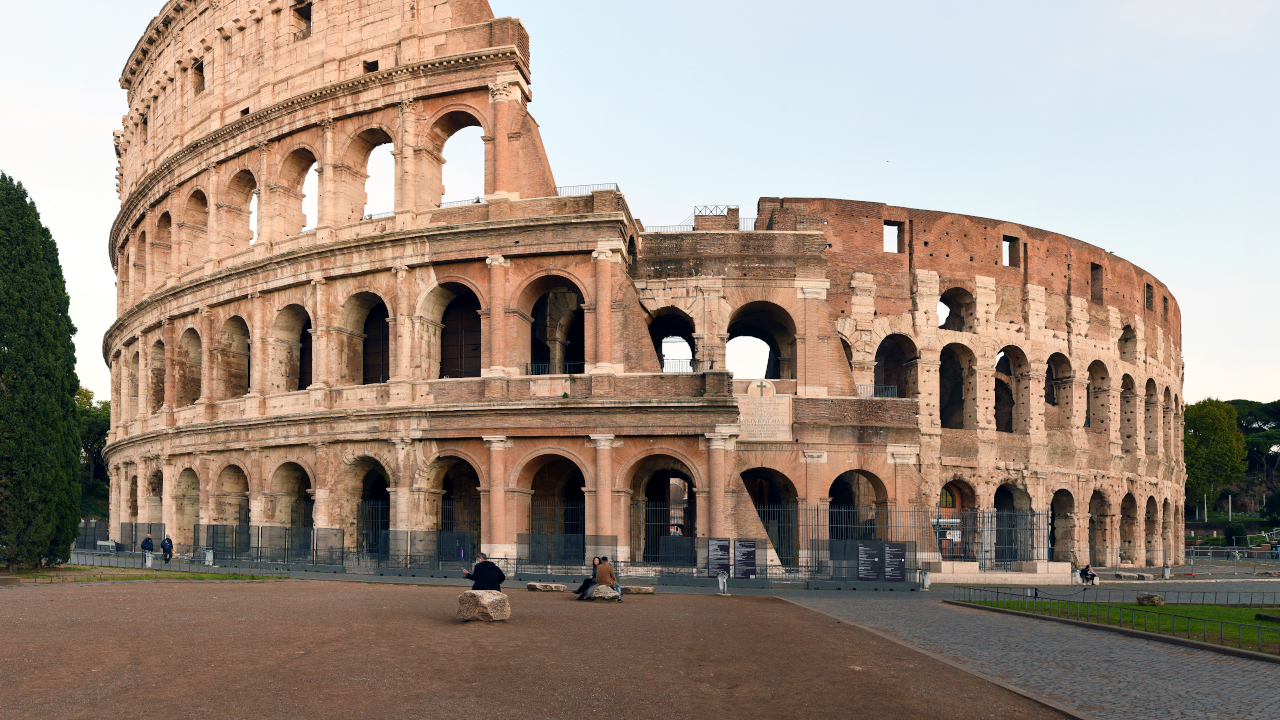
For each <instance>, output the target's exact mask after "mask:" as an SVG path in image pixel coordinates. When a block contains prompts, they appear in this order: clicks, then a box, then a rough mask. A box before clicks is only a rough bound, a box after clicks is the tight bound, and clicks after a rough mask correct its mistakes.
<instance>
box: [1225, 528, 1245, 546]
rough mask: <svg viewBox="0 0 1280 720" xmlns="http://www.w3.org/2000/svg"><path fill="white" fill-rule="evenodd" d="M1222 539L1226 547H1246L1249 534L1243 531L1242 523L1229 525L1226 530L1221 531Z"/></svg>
mask: <svg viewBox="0 0 1280 720" xmlns="http://www.w3.org/2000/svg"><path fill="white" fill-rule="evenodd" d="M1222 535H1223V537H1225V538H1226V544H1227V545H1248V544H1249V533H1248V531H1246V530H1245V529H1244V523H1231V524H1230V525H1227V529H1226V530H1223V531H1222Z"/></svg>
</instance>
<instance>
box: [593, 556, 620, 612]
mask: <svg viewBox="0 0 1280 720" xmlns="http://www.w3.org/2000/svg"><path fill="white" fill-rule="evenodd" d="M596 582H598V583H600V584H601V585H607V586H608V587H611V588H613V589H614V590H616V591H617V592H618V602H622V586H621V585H619V584H618V575H617V574H616V573H614V571H613V566H612V565H610V564H609V556H608V555H602V556H600V566H599V567H597V568H596Z"/></svg>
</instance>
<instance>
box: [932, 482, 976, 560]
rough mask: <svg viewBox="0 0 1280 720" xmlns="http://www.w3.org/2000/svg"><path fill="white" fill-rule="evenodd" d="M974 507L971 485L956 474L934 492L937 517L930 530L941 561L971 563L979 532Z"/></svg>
mask: <svg viewBox="0 0 1280 720" xmlns="http://www.w3.org/2000/svg"><path fill="white" fill-rule="evenodd" d="M975 507H977V498H976V497H975V496H974V492H973V486H971V485H970V484H969V483H967V482H965V481H964V480H962V479H961V478H960V477H959V476H956V477H954V478H952V479H951V480H950V481H949V482H947V483H946V484H945V485H943V486H942V490H941V491H939V492H938V518H937V520H935V521H934V530H935V532H936V533H937V536H938V554H939V556H940V557H941V559H942V560H949V561H965V562H973V561H974V560H976V559H977V558H978V552H977V551H978V549H979V548H980V547H981V545H980V543H979V542H978V539H979V534H978V533H977V532H975V531H976V529H977V518H976V517H975V515H974V513H973V512H969V511H972V510H973V509H974V508H975Z"/></svg>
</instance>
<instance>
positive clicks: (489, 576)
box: [462, 553, 507, 592]
mask: <svg viewBox="0 0 1280 720" xmlns="http://www.w3.org/2000/svg"><path fill="white" fill-rule="evenodd" d="M462 577H464V578H466V579H468V580H471V581H472V583H471V589H472V590H497V591H498V592H502V583H503V582H505V581H506V579H507V576H506V574H505V573H503V572H502V568H500V567H498V566H497V565H494V564H493V563H491V562H489V556H488V555H485V554H484V553H476V566H475V569H473V570H472V571H471V572H469V573H463V574H462Z"/></svg>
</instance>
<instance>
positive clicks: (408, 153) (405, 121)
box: [395, 100, 418, 230]
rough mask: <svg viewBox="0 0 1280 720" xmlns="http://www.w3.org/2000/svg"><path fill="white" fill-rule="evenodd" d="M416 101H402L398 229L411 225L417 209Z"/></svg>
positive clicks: (398, 149) (398, 143) (398, 172)
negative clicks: (415, 185) (415, 184)
mask: <svg viewBox="0 0 1280 720" xmlns="http://www.w3.org/2000/svg"><path fill="white" fill-rule="evenodd" d="M415 109H416V108H415V106H414V102H413V101H412V100H406V101H404V102H402V103H400V138H399V141H398V142H397V143H396V190H395V195H396V206H395V210H396V229H398V230H403V229H405V228H406V227H408V226H409V224H410V223H409V220H410V218H411V217H412V213H413V211H414V210H415V209H416V207H415V206H416V203H415V202H414V200H415V198H416V197H417V195H416V189H415V187H414V176H415V175H416V171H417V168H416V167H414V166H415V164H416V163H415V162H414V160H415V159H416V155H415V153H414V151H413V140H414V136H415V133H414V123H416V122H417V119H418V116H417V113H416V112H415Z"/></svg>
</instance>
